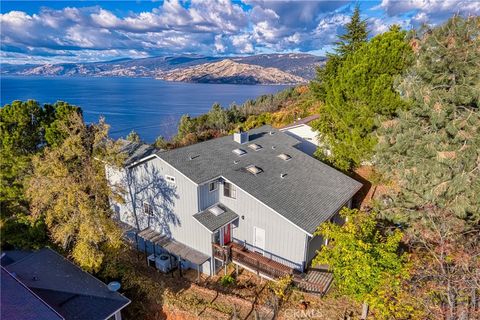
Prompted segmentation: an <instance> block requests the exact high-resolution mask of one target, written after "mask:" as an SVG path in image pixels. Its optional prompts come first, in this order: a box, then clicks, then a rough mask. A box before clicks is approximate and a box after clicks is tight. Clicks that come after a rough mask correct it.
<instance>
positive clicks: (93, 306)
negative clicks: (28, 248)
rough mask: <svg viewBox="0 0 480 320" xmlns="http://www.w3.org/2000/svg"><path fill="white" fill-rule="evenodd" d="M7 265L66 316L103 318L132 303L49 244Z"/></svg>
mask: <svg viewBox="0 0 480 320" xmlns="http://www.w3.org/2000/svg"><path fill="white" fill-rule="evenodd" d="M5 268H6V269H7V270H8V271H9V272H10V273H15V274H16V276H17V278H18V279H19V280H20V281H21V282H22V283H23V284H24V285H26V286H27V287H28V288H29V289H30V290H32V291H33V292H35V293H36V294H37V295H38V296H39V297H40V298H42V300H43V301H45V302H46V303H47V304H48V305H49V306H50V307H52V308H53V309H55V311H57V312H58V313H59V314H61V315H62V316H63V317H64V318H66V319H78V320H81V319H92V320H95V319H99V320H100V319H102V320H103V319H107V317H108V316H110V315H111V314H113V313H114V312H116V311H117V310H120V309H121V308H123V307H125V306H126V305H128V304H129V303H130V300H128V299H127V298H125V297H124V296H123V295H121V294H120V293H118V292H112V291H110V290H108V288H107V285H106V284H104V283H103V282H101V281H100V280H98V279H97V278H95V277H93V276H92V275H90V274H88V273H86V272H84V271H82V270H81V269H80V268H78V267H77V266H75V265H74V264H72V263H71V262H70V261H68V260H67V259H65V258H64V257H62V256H61V255H59V254H58V253H56V252H55V251H53V250H51V249H48V248H45V249H41V250H38V251H36V252H33V253H31V254H30V255H28V256H26V257H25V258H23V259H21V260H18V261H17V262H14V263H12V264H10V265H8V266H6V267H5Z"/></svg>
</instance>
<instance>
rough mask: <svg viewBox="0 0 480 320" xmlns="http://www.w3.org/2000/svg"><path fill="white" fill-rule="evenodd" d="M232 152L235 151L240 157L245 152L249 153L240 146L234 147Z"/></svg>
mask: <svg viewBox="0 0 480 320" xmlns="http://www.w3.org/2000/svg"><path fill="white" fill-rule="evenodd" d="M232 152H233V153H235V154H236V155H237V156H239V157H240V156H243V155H244V154H246V153H247V151H245V150H243V149H240V148H237V149H234V150H233V151H232Z"/></svg>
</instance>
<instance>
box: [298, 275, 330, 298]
mask: <svg viewBox="0 0 480 320" xmlns="http://www.w3.org/2000/svg"><path fill="white" fill-rule="evenodd" d="M293 281H294V283H295V284H296V286H297V287H298V288H299V289H300V290H302V291H305V292H309V293H313V294H319V295H321V296H323V295H324V294H326V293H327V291H328V289H330V286H331V285H332V282H333V274H332V273H331V272H329V271H327V270H323V269H316V268H310V269H308V270H307V272H306V273H304V274H297V275H295V276H294V280H293Z"/></svg>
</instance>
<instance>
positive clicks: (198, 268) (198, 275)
mask: <svg viewBox="0 0 480 320" xmlns="http://www.w3.org/2000/svg"><path fill="white" fill-rule="evenodd" d="M197 282H198V283H200V265H199V264H197Z"/></svg>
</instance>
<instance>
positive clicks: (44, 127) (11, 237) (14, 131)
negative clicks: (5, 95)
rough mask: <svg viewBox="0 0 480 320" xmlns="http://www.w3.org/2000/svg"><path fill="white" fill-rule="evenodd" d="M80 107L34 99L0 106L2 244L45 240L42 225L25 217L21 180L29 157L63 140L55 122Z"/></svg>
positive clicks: (28, 167)
mask: <svg viewBox="0 0 480 320" xmlns="http://www.w3.org/2000/svg"><path fill="white" fill-rule="evenodd" d="M72 113H78V114H80V113H81V110H80V108H78V107H75V106H71V105H69V104H67V103H64V102H57V103H55V104H53V105H49V104H46V105H44V106H43V107H42V106H40V105H39V104H38V102H36V101H34V100H28V101H25V102H22V101H14V102H13V103H12V104H7V105H5V106H4V107H3V108H0V143H1V147H0V148H1V156H0V214H1V216H0V220H1V223H0V225H1V228H2V230H1V232H2V237H1V239H2V246H3V245H6V244H9V245H15V246H18V247H22V248H28V247H30V246H34V247H37V246H38V245H39V244H43V243H45V233H44V232H43V231H44V224H43V223H41V222H40V223H39V222H36V221H33V220H32V219H30V217H29V209H28V201H27V199H25V195H24V183H25V179H26V177H28V175H29V174H30V171H31V160H32V157H33V156H34V155H35V154H38V153H39V152H41V151H42V150H43V148H44V147H45V146H46V145H50V146H55V145H56V144H57V143H61V141H62V140H63V139H64V137H63V136H62V135H60V134H59V131H58V125H59V124H60V123H62V122H64V121H66V119H67V117H68V116H69V115H70V114H72Z"/></svg>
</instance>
